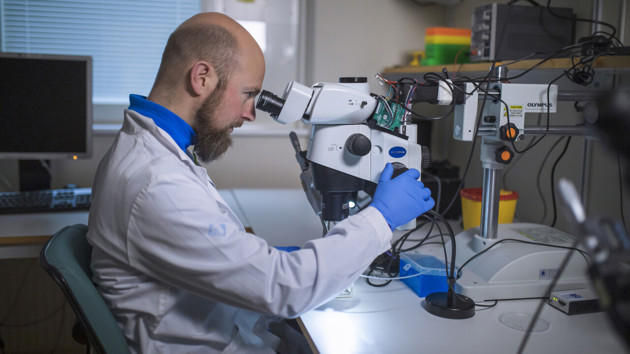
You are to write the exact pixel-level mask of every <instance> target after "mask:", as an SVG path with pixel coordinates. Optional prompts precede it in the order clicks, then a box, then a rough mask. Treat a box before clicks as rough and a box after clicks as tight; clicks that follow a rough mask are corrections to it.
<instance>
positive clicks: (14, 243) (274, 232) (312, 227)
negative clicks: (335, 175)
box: [0, 189, 322, 259]
mask: <svg viewBox="0 0 630 354" xmlns="http://www.w3.org/2000/svg"><path fill="white" fill-rule="evenodd" d="M220 193H221V196H222V197H223V198H224V199H225V201H226V202H227V203H228V205H229V206H230V208H232V210H234V212H235V213H236V215H237V216H238V217H239V218H240V220H241V221H242V222H243V224H244V225H245V226H246V227H248V228H250V229H252V230H253V231H254V233H255V234H256V235H258V236H260V237H263V238H265V239H266V240H267V242H269V244H270V245H272V246H300V245H302V244H303V243H304V242H306V241H308V240H310V239H314V238H318V237H321V236H322V225H321V223H320V222H319V219H318V218H317V216H316V215H315V213H314V212H313V209H312V208H311V207H310V205H309V204H308V201H307V200H306V195H305V194H304V192H303V191H302V190H298V189H266V190H261V189H231V190H221V191H220ZM77 223H80V224H86V225H87V223H88V212H87V211H83V212H52V213H26V214H10V215H0V259H3V258H24V257H37V256H38V255H39V251H40V250H41V248H42V246H43V245H44V243H45V242H46V241H47V240H48V239H49V238H50V237H51V236H52V235H53V234H54V233H55V232H57V231H59V230H61V229H62V228H63V227H64V226H68V225H73V224H77Z"/></svg>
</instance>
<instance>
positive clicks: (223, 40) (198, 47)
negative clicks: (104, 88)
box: [149, 12, 264, 108]
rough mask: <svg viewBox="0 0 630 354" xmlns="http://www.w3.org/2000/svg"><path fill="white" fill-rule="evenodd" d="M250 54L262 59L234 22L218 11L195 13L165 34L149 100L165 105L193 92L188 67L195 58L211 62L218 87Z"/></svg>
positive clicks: (247, 34) (244, 32) (249, 37)
mask: <svg viewBox="0 0 630 354" xmlns="http://www.w3.org/2000/svg"><path fill="white" fill-rule="evenodd" d="M252 57H254V58H256V60H262V61H263V62H264V59H262V58H263V55H262V51H261V50H260V47H259V46H258V44H257V43H256V41H255V40H254V38H253V37H252V36H251V35H250V34H249V32H247V30H245V29H244V28H243V27H242V26H241V25H240V24H239V23H238V22H236V21H235V20H233V19H232V18H230V17H228V16H226V15H223V14H220V13H213V12H205V13H200V14H197V15H195V16H193V17H191V18H190V19H188V20H186V21H185V22H183V23H182V24H181V25H180V26H179V27H178V28H177V29H176V30H175V31H174V32H173V33H172V34H171V36H170V37H169V39H168V42H167V44H166V48H165V49H164V54H163V56H162V63H161V64H160V69H159V71H158V74H157V77H156V80H155V84H154V86H153V89H152V90H151V94H150V95H149V99H151V100H152V101H154V102H158V103H160V104H163V105H166V106H168V105H169V104H173V102H175V101H181V99H182V97H181V96H182V95H186V94H193V95H194V92H192V91H191V90H190V87H188V86H189V85H188V83H189V80H190V70H191V68H192V67H193V66H194V65H195V63H197V62H199V61H205V62H207V63H209V65H211V68H212V70H213V71H214V74H215V75H216V78H217V84H216V88H215V89H219V90H221V89H222V87H223V86H224V85H225V84H226V83H227V81H228V80H229V79H230V77H231V75H232V74H233V73H234V71H235V70H238V69H239V68H240V67H241V66H243V65H246V62H247V61H248V60H251V58H252ZM263 65H264V64H263ZM169 108H170V107H169Z"/></svg>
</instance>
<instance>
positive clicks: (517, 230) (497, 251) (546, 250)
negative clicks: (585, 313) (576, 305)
mask: <svg viewBox="0 0 630 354" xmlns="http://www.w3.org/2000/svg"><path fill="white" fill-rule="evenodd" d="M479 234H480V233H479V228H478V227H475V228H471V229H469V230H466V231H463V232H462V233H460V234H459V235H457V236H456V237H455V239H456V246H457V250H456V256H457V257H456V260H455V265H456V267H457V269H459V268H461V267H462V265H463V264H464V263H465V262H466V261H467V260H469V259H470V258H471V257H473V256H475V255H477V254H479V253H480V252H483V251H484V250H486V249H488V248H490V247H492V248H491V249H489V250H487V251H486V252H485V253H483V254H479V256H477V257H476V258H475V259H473V260H472V261H470V262H469V263H467V264H466V265H465V266H464V267H463V268H462V272H461V278H459V279H458V280H457V282H456V284H455V291H456V292H457V293H460V294H463V295H466V296H468V297H470V298H472V299H473V300H474V301H476V302H480V301H483V300H492V299H515V298H533V297H534V298H535V297H547V296H548V295H549V294H545V291H546V290H547V288H548V286H549V284H550V283H551V281H552V280H553V278H554V277H555V276H556V274H557V273H558V270H559V266H560V264H561V263H562V260H563V259H564V256H565V255H566V253H567V252H569V251H568V250H566V249H562V248H555V247H546V246H542V245H532V244H526V243H521V242H516V241H509V240H506V239H510V240H521V241H527V242H537V243H543V244H548V245H556V246H566V247H569V246H571V245H572V244H573V242H574V239H575V238H574V236H572V235H569V234H567V233H564V232H562V231H560V230H557V229H554V228H551V227H549V226H546V225H538V224H529V223H517V224H499V225H498V232H497V236H498V237H497V238H496V239H484V238H481V237H480V236H479ZM501 240H505V241H501ZM499 241H500V243H499V244H497V245H496V246H492V245H493V244H495V243H497V242H499ZM447 250H449V251H450V247H449V246H448V245H447ZM586 269H587V263H586V260H585V259H584V257H582V255H581V254H580V253H579V252H573V255H572V256H571V259H570V261H569V263H568V264H567V267H566V268H565V269H564V271H563V272H562V274H561V277H560V279H559V280H558V282H557V284H556V286H555V287H554V289H552V290H570V289H584V288H589V287H590V282H589V279H588V277H587V274H586ZM456 272H457V271H456Z"/></svg>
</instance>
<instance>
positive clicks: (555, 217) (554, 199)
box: [551, 136, 571, 227]
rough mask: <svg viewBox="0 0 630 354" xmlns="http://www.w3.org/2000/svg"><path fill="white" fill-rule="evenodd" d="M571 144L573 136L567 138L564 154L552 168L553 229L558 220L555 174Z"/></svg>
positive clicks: (562, 153)
mask: <svg viewBox="0 0 630 354" xmlns="http://www.w3.org/2000/svg"><path fill="white" fill-rule="evenodd" d="M570 143H571V136H569V137H568V138H567V142H566V144H564V149H562V152H561V153H560V155H559V156H558V158H557V159H556V162H554V164H553V167H552V168H551V201H552V204H551V205H552V206H553V220H552V221H551V227H554V226H555V225H556V219H557V210H556V193H555V184H556V183H555V178H554V176H555V173H556V167H557V166H558V163H559V162H560V160H562V157H563V156H564V153H565V152H567V148H568V147H569V144H570Z"/></svg>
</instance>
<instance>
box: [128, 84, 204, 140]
mask: <svg viewBox="0 0 630 354" xmlns="http://www.w3.org/2000/svg"><path fill="white" fill-rule="evenodd" d="M129 103H130V104H129V109H130V110H132V111H136V112H138V113H140V114H142V115H143V116H146V117H149V118H151V119H153V121H154V122H155V124H156V125H157V126H158V127H160V128H162V129H163V130H164V131H165V132H167V133H168V134H169V135H170V136H171V138H173V140H175V143H177V146H179V147H180V148H181V149H182V150H184V152H186V149H187V148H188V147H189V146H190V145H192V142H193V140H194V139H195V131H194V130H193V129H192V127H191V126H190V125H188V123H186V121H184V120H183V119H181V118H180V117H179V116H178V115H177V114H175V113H173V112H171V111H169V110H168V109H166V108H165V107H162V106H160V105H159V104H157V103H155V102H151V101H149V100H147V98H146V97H144V96H140V95H134V94H131V95H129Z"/></svg>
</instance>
